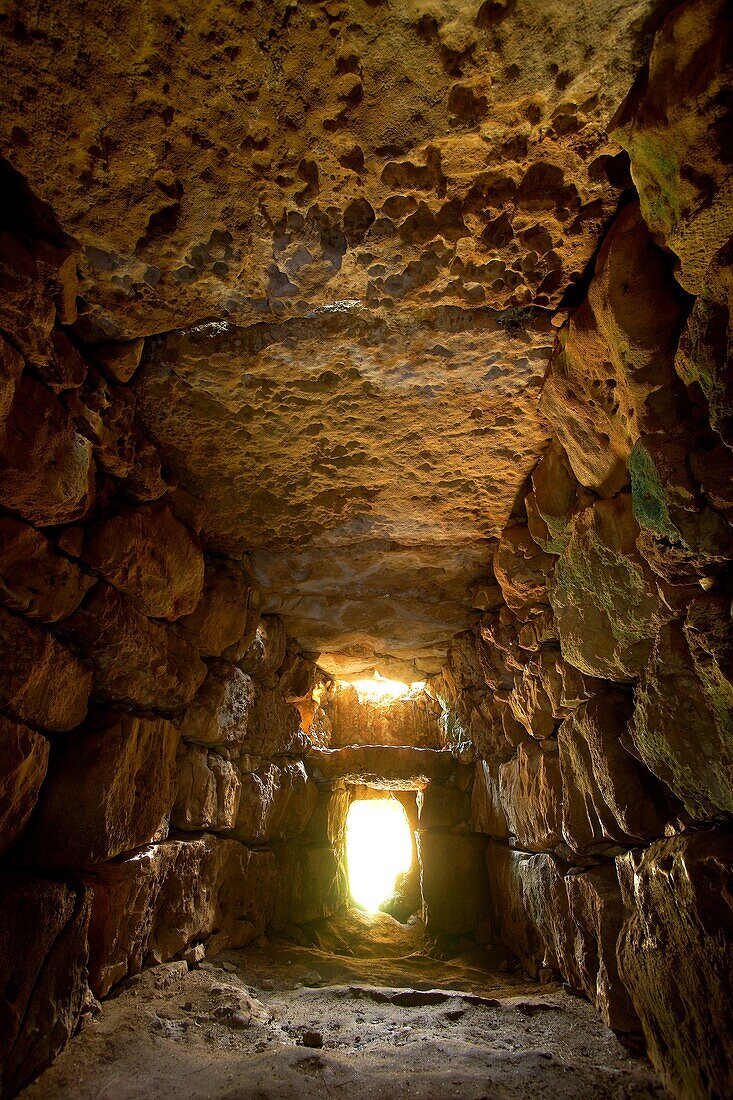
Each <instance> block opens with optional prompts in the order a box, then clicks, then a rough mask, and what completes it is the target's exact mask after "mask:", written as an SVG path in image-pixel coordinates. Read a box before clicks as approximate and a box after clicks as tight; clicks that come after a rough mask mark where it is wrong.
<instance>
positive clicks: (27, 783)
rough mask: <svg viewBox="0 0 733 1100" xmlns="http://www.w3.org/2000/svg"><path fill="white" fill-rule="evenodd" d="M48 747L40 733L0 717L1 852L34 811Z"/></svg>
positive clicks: (46, 764) (44, 772)
mask: <svg viewBox="0 0 733 1100" xmlns="http://www.w3.org/2000/svg"><path fill="white" fill-rule="evenodd" d="M49 749H50V745H49V742H48V741H47V740H46V738H45V737H43V736H42V735H41V734H40V733H37V732H36V731H35V730H31V729H29V728H28V727H27V726H24V725H22V724H21V723H20V722H11V721H10V720H9V719H8V718H2V717H0V853H1V852H5V851H7V849H8V848H11V847H12V846H13V844H14V843H15V841H16V840H17V839H18V837H19V836H20V834H21V833H22V831H23V829H24V828H25V826H26V824H27V822H28V818H29V817H30V816H31V813H32V812H33V808H34V806H35V804H36V801H37V799H38V792H39V791H40V789H41V784H42V783H43V780H44V779H45V777H46V769H47V767H48V754H49Z"/></svg>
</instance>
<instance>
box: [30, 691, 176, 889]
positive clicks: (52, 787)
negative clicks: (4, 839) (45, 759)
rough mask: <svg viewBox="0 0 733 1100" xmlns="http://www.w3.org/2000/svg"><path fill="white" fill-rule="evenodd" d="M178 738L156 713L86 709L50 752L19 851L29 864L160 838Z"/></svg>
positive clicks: (80, 861) (85, 861)
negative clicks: (78, 725)
mask: <svg viewBox="0 0 733 1100" xmlns="http://www.w3.org/2000/svg"><path fill="white" fill-rule="evenodd" d="M178 740H179V733H178V730H177V729H176V727H175V726H174V725H173V724H172V723H171V722H168V721H166V720H165V719H162V718H156V719H152V720H146V719H142V718H136V717H134V716H132V715H128V714H116V713H114V712H111V713H109V714H102V715H97V714H92V715H90V718H89V720H88V722H87V723H86V725H85V726H84V728H83V729H81V730H77V731H76V732H75V733H74V736H73V738H70V739H67V740H66V741H65V743H64V744H63V745H62V746H60V747H59V749H58V750H57V751H55V752H54V754H53V756H52V761H51V766H50V770H49V775H48V778H47V780H46V782H45V783H44V785H43V788H42V791H41V797H40V801H39V804H38V807H37V809H36V813H35V815H34V817H33V821H32V823H31V825H30V827H29V829H28V831H27V832H26V834H25V836H24V838H23V840H22V842H21V846H20V856H19V858H20V859H21V860H22V861H23V862H29V863H31V864H34V865H36V866H44V867H86V866H90V865H92V864H97V863H102V862H104V861H105V860H108V859H113V858H114V857H115V856H117V855H119V854H120V853H121V852H127V851H130V850H131V849H133V848H139V847H141V846H142V845H144V844H148V843H150V842H151V841H155V840H161V839H163V838H164V837H165V836H166V835H167V833H168V824H169V821H170V816H171V809H172V806H173V799H174V796H175V762H176V748H177V746H178ZM90 791H92V792H94V793H93V796H91V797H90V794H89V792H90ZM72 806H73V807H74V818H73V827H70V825H69V812H70V807H72Z"/></svg>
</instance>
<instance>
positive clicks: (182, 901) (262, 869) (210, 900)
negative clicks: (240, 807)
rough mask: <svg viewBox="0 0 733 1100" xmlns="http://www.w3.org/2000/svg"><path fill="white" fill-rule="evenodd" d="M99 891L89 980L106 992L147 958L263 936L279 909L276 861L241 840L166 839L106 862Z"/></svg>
mask: <svg viewBox="0 0 733 1100" xmlns="http://www.w3.org/2000/svg"><path fill="white" fill-rule="evenodd" d="M88 883H89V886H90V889H91V892H92V909H91V923H90V928H89V944H90V961H89V982H90V985H91V988H92V990H93V992H94V993H95V995H96V996H98V997H101V996H104V995H105V994H106V993H107V992H108V991H109V990H110V989H111V988H112V986H113V985H115V984H116V983H117V982H119V981H121V980H122V979H123V978H124V977H125V976H126V975H127V974H136V973H138V972H139V971H140V970H141V969H142V967H143V964H144V963H145V962H146V961H147V962H166V961H167V960H168V959H171V958H173V956H174V955H177V954H180V953H181V952H182V951H184V950H185V948H186V947H188V945H189V943H191V941H196V942H201V941H206V940H207V939H208V938H209V937H211V936H212V935H213V934H214V933H218V934H219V939H218V941H217V946H218V947H219V949H222V948H223V947H226V946H228V945H231V946H232V947H242V946H244V944H246V943H249V942H251V941H252V940H254V939H256V938H257V936H260V935H262V934H263V932H264V930H265V927H266V926H267V924H268V922H269V919H270V916H271V914H272V907H273V901H274V888H275V861H274V857H273V855H272V852H269V851H266V850H262V851H252V850H251V849H249V848H245V847H244V845H242V844H238V843H237V842H236V841H233V840H221V839H219V838H217V837H214V836H211V835H210V834H209V835H204V836H202V837H199V838H196V839H195V840H187V841H175V840H171V841H165V842H164V843H163V844H155V845H151V846H150V847H147V848H143V849H141V850H140V851H139V852H137V853H135V854H134V855H133V856H131V857H129V858H128V859H124V860H121V861H118V862H113V863H106V864H103V865H102V866H101V867H99V868H97V869H96V870H95V873H94V875H93V876H91V877H89V879H88Z"/></svg>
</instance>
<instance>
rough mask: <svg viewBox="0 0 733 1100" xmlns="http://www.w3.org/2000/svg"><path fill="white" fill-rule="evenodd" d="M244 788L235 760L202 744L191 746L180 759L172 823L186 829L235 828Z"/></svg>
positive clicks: (188, 830) (196, 830) (213, 829)
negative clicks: (220, 754)
mask: <svg viewBox="0 0 733 1100" xmlns="http://www.w3.org/2000/svg"><path fill="white" fill-rule="evenodd" d="M241 788H242V784H241V780H240V777H239V773H238V772H237V769H236V768H235V767H234V765H233V764H232V762H231V760H226V759H225V758H224V757H223V756H219V755H218V753H215V752H209V751H207V749H205V748H202V747H199V746H198V745H187V746H186V747H185V749H184V751H183V752H182V753H181V754H180V755H179V758H178V766H177V780H176V801H175V804H174V806H173V814H172V816H171V822H172V824H173V825H174V826H175V827H176V828H177V829H183V830H184V831H186V832H203V831H208V832H214V833H215V832H220V831H222V830H224V829H231V828H233V827H234V824H235V822H236V820H237V812H238V810H239V798H240V794H241Z"/></svg>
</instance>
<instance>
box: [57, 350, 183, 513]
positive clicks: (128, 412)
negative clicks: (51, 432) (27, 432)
mask: <svg viewBox="0 0 733 1100" xmlns="http://www.w3.org/2000/svg"><path fill="white" fill-rule="evenodd" d="M66 404H67V406H68V408H69V410H70V412H71V414H72V416H73V418H74V422H75V424H76V425H77V428H78V430H79V431H80V432H81V433H82V435H83V436H84V437H85V438H86V439H88V440H89V442H90V443H91V445H92V447H93V450H94V458H95V461H96V463H97V465H98V466H99V468H100V469H101V470H103V471H104V473H106V474H109V475H110V477H114V478H116V479H117V480H118V481H119V482H120V485H121V488H122V490H123V492H124V495H125V496H126V497H127V498H128V499H130V500H133V501H148V500H158V499H159V498H160V497H161V496H162V495H163V493H165V491H166V489H167V488H168V485H167V482H166V481H165V479H164V478H163V475H162V472H161V466H160V457H159V455H158V452H157V450H156V449H155V447H154V446H153V444H152V443H151V441H150V439H149V438H148V437H147V436H146V435H145V434H144V433H143V431H142V430H141V428H140V425H139V424H138V421H137V417H136V413H135V396H134V394H133V393H132V392H131V391H130V390H128V389H126V388H124V387H122V386H113V385H111V384H109V383H107V382H106V381H105V379H104V378H102V376H101V375H100V374H98V373H97V372H95V371H91V372H90V373H89V375H88V376H87V379H86V382H85V384H84V386H83V387H82V388H81V390H78V391H76V390H75V391H74V392H73V393H71V394H68V395H67V397H66Z"/></svg>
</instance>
